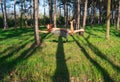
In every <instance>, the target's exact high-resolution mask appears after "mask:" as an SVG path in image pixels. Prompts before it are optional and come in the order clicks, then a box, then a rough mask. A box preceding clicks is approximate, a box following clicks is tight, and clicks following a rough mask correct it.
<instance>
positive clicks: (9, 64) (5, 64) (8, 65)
mask: <svg viewBox="0 0 120 82" xmlns="http://www.w3.org/2000/svg"><path fill="white" fill-rule="evenodd" d="M46 36H47V35H46ZM46 36H44V37H43V39H44V38H45V37H46ZM31 41H33V40H28V41H26V42H25V43H23V44H21V46H19V47H17V48H16V49H15V50H14V51H12V52H10V53H9V54H8V55H6V56H3V57H2V58H0V81H2V80H4V78H5V77H6V75H9V76H10V79H13V75H14V74H12V75H11V73H12V72H13V71H14V69H15V68H16V66H17V64H19V63H20V62H23V61H24V60H26V59H27V58H29V57H31V56H32V54H33V53H34V52H35V51H36V49H37V47H36V45H35V44H34V42H33V44H31V45H30V47H29V48H28V49H26V50H24V51H23V52H22V53H21V54H20V55H19V56H18V57H16V58H14V59H12V60H11V61H6V59H7V58H10V57H12V56H13V55H16V53H18V52H19V51H21V50H22V49H23V48H25V46H26V45H27V44H29V42H31ZM26 70H27V69H26ZM27 79H30V78H27Z"/></svg>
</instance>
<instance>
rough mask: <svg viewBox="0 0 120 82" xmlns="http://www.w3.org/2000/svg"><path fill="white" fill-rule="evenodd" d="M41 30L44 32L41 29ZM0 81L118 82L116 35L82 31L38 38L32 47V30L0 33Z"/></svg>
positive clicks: (99, 29)
mask: <svg viewBox="0 0 120 82" xmlns="http://www.w3.org/2000/svg"><path fill="white" fill-rule="evenodd" d="M42 29H44V28H42ZM0 33H1V34H0V80H1V81H3V82H10V81H13V82H15V81H16V82H21V81H23V82H26V81H27V82H31V81H32V82H59V81H60V82H70V81H74V82H119V81H120V39H119V38H120V31H116V30H115V29H114V28H113V27H111V37H110V40H106V39H105V27H104V26H98V25H97V26H94V27H90V26H87V27H86V32H85V36H80V35H79V34H75V35H73V36H68V41H67V42H66V40H65V39H64V38H61V37H59V36H55V35H52V34H51V33H50V34H42V33H40V36H41V37H42V38H43V40H42V45H41V46H40V47H37V48H36V47H35V46H34V31H33V28H24V29H16V30H14V29H9V30H6V31H4V30H0Z"/></svg>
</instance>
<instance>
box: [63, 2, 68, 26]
mask: <svg viewBox="0 0 120 82" xmlns="http://www.w3.org/2000/svg"><path fill="white" fill-rule="evenodd" d="M64 18H65V28H67V25H68V6H67V1H65V4H64Z"/></svg>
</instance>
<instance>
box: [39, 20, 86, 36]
mask: <svg viewBox="0 0 120 82" xmlns="http://www.w3.org/2000/svg"><path fill="white" fill-rule="evenodd" d="M73 24H74V20H72V21H70V30H69V29H65V28H54V26H53V25H52V24H48V25H47V30H46V31H40V32H42V33H50V32H51V33H53V34H57V35H59V36H63V37H65V38H67V36H68V35H69V34H70V35H72V34H74V33H77V32H84V29H79V30H74V28H73Z"/></svg>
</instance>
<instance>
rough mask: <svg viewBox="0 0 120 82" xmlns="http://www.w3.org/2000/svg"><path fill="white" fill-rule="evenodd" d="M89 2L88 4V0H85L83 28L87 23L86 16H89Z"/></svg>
mask: <svg viewBox="0 0 120 82" xmlns="http://www.w3.org/2000/svg"><path fill="white" fill-rule="evenodd" d="M87 4H88V0H85V7H84V17H83V28H85V25H86V18H87Z"/></svg>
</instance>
